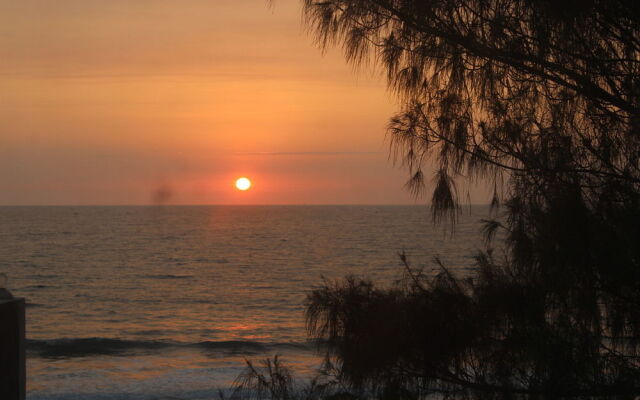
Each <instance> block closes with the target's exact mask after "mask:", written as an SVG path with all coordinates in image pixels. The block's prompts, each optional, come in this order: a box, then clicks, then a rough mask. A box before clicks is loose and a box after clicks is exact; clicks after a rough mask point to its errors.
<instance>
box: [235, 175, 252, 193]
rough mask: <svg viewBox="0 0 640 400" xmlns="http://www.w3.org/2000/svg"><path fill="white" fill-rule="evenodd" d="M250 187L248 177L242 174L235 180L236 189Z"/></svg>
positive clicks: (247, 188) (243, 189)
mask: <svg viewBox="0 0 640 400" xmlns="http://www.w3.org/2000/svg"><path fill="white" fill-rule="evenodd" d="M250 187H251V181H250V180H249V178H245V177H244V176H243V177H242V178H238V179H237V180H236V188H237V189H238V190H242V191H245V190H249V188H250Z"/></svg>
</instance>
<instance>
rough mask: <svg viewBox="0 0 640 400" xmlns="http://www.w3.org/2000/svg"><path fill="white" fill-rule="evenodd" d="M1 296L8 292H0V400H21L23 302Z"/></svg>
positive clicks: (23, 391)
mask: <svg viewBox="0 0 640 400" xmlns="http://www.w3.org/2000/svg"><path fill="white" fill-rule="evenodd" d="M3 292H6V293H8V291H6V289H0V398H1V399H3V400H5V399H6V400H25V395H26V388H27V384H26V381H27V379H26V349H25V302H24V299H20V298H7V296H6V295H4V294H5V293H3ZM9 296H10V294H9Z"/></svg>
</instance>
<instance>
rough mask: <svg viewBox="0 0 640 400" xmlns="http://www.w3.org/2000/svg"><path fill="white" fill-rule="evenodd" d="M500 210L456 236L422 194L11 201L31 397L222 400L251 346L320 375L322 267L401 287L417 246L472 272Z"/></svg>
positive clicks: (3, 235)
mask: <svg viewBox="0 0 640 400" xmlns="http://www.w3.org/2000/svg"><path fill="white" fill-rule="evenodd" d="M487 212H488V209H487V208H486V207H472V208H471V211H469V209H467V210H466V212H465V213H464V215H463V216H462V219H461V222H460V223H459V225H458V226H457V227H456V234H455V236H454V237H453V238H451V236H450V234H449V233H444V232H443V230H442V228H438V227H434V226H433V225H432V224H431V222H430V217H429V210H428V209H427V208H426V207H421V206H414V207H391V206H389V207H387V206H381V207H373V206H366V207H360V206H308V207H307V206H275V207H268V206H265V207H253V206H251V207H232V206H212V207H0V272H4V273H6V274H7V275H8V276H9V288H10V290H11V291H12V293H13V294H14V295H15V296H20V297H25V298H26V299H27V337H28V395H27V398H28V399H29V400H42V399H56V400H62V399H65V400H67V399H83V400H97V399H100V400H102V399H105V400H106V399H110V400H115V399H122V400H124V399H127V400H130V399H131V400H143V399H145V400H146V399H189V400H193V399H209V398H215V396H216V393H217V388H220V387H227V386H228V385H229V384H230V383H231V381H232V380H233V378H234V377H235V376H236V375H237V374H238V373H239V372H240V371H241V369H242V367H243V359H244V358H249V359H254V360H257V359H261V358H264V357H267V356H269V355H273V354H276V353H277V354H280V355H281V356H282V357H283V358H284V359H285V360H287V361H289V362H290V363H291V364H292V365H293V366H294V368H295V370H296V371H298V372H299V373H300V374H303V375H304V374H308V373H310V371H312V370H313V368H315V367H316V366H317V365H318V358H317V356H316V355H315V354H314V351H313V349H314V347H313V346H312V345H311V344H310V343H308V342H307V340H306V337H305V331H304V316H303V311H304V309H303V302H304V298H305V294H306V293H307V291H308V290H309V289H310V288H313V287H314V286H317V285H318V284H319V283H320V282H321V280H322V277H325V278H328V279H337V278H341V277H343V276H344V275H347V274H355V275H365V274H366V275H367V276H370V277H372V278H373V279H375V280H377V281H379V282H384V283H386V284H391V283H392V282H393V281H394V280H396V279H398V277H399V276H400V275H401V272H402V268H401V266H400V265H399V263H398V257H397V253H398V252H399V251H402V250H405V251H406V252H407V253H408V254H409V255H410V257H411V260H412V262H413V263H414V264H415V265H425V266H428V267H429V266H431V260H432V258H433V257H434V256H440V257H441V258H442V259H443V260H444V261H445V263H446V264H447V265H449V266H450V267H452V268H455V269H458V270H461V271H464V270H465V269H468V268H470V267H471V265H472V260H471V258H470V255H471V254H472V253H473V252H474V251H475V250H477V249H478V248H479V247H480V243H481V241H480V235H479V229H480V224H479V219H480V218H483V217H486V214H487Z"/></svg>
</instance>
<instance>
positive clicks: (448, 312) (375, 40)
mask: <svg viewBox="0 0 640 400" xmlns="http://www.w3.org/2000/svg"><path fill="white" fill-rule="evenodd" d="M304 10H305V17H306V21H307V24H308V26H309V28H310V29H311V30H312V31H313V32H314V34H315V37H316V38H317V41H318V43H319V44H320V45H321V46H323V47H327V46H332V45H336V44H339V45H341V46H342V47H343V49H344V51H345V55H346V58H347V60H349V61H350V62H352V63H356V64H366V63H374V64H375V65H377V66H379V67H381V68H382V69H383V70H385V71H386V76H387V80H388V82H389V86H390V87H391V88H392V89H393V90H395V92H396V93H397V94H398V96H399V98H400V100H401V102H402V109H401V110H400V111H399V112H398V113H397V115H395V116H394V117H393V118H391V121H390V123H389V129H388V133H389V137H390V140H391V152H392V154H393V155H394V157H395V159H396V160H397V161H399V162H401V163H403V164H404V165H406V166H407V168H408V170H409V173H410V177H411V178H410V180H409V181H408V183H407V187H408V188H409V189H410V190H412V191H413V192H414V193H416V194H420V193H422V192H423V190H424V188H425V186H426V185H425V172H424V171H425V166H428V167H429V168H431V166H435V169H434V171H433V174H434V175H433V185H432V186H431V187H432V190H433V191H432V197H431V203H432V207H433V210H434V217H436V218H437V217H439V216H444V215H449V216H450V217H452V218H454V220H455V216H456V213H457V210H458V202H459V200H458V199H459V193H458V192H457V189H456V185H457V182H459V181H460V180H472V181H478V180H479V181H481V182H486V183H487V184H488V185H490V186H491V187H493V188H494V201H493V202H494V203H495V204H502V205H503V207H502V208H501V210H502V211H501V212H502V214H501V217H500V218H501V220H500V221H487V223H486V224H487V225H486V226H487V227H486V230H485V233H486V237H487V246H488V249H487V251H485V252H483V253H481V254H479V255H478V256H477V259H476V260H477V272H476V274H475V275H474V276H473V277H472V279H471V278H469V279H462V278H459V277H456V276H453V275H452V274H451V273H450V272H449V271H447V270H446V269H445V270H443V271H442V272H441V273H440V274H438V275H437V276H435V277H427V276H426V275H424V274H421V273H411V272H410V269H409V267H408V260H407V259H406V257H405V258H403V259H402V261H403V263H404V264H405V268H406V269H408V270H409V277H410V280H409V281H408V282H409V283H408V284H406V285H404V286H399V287H396V288H393V289H380V288H377V287H375V285H373V284H372V283H371V282H367V281H358V280H356V279H355V278H349V279H347V280H346V281H345V282H342V283H334V284H327V285H325V287H324V288H322V289H319V290H316V291H314V292H313V293H312V294H311V295H310V296H309V299H308V326H309V332H310V334H311V335H313V336H316V337H321V338H324V339H327V340H328V342H329V351H328V354H327V356H328V358H329V359H331V360H332V362H334V364H335V365H337V368H338V371H340V374H341V376H342V378H344V379H345V381H346V382H349V383H350V384H351V385H353V386H354V387H359V388H362V387H367V388H369V389H370V390H371V391H372V393H377V394H379V395H381V396H382V397H384V393H387V394H389V393H395V396H396V397H398V396H399V397H402V396H408V397H412V396H413V397H424V396H426V395H428V394H429V393H439V394H440V395H442V396H444V397H455V398H527V399H529V398H531V399H533V398H549V397H556V398H557V397H574V398H575V397H579V398H593V397H609V398H610V397H620V398H627V397H629V396H632V395H637V394H639V393H640V359H639V357H638V356H639V350H640V347H639V344H640V246H638V243H640V161H639V160H640V3H638V2H636V1H631V0H620V1H605V0H588V1H577V0H569V1H552V0H541V1H532V0H324V1H321V0H304ZM499 230H502V231H503V233H504V238H505V239H504V240H505V243H503V246H501V247H503V248H504V251H503V254H502V256H501V258H500V259H499V260H498V259H496V258H494V254H493V252H492V251H491V250H490V246H491V245H492V240H493V238H494V237H495V233H496V232H497V231H499Z"/></svg>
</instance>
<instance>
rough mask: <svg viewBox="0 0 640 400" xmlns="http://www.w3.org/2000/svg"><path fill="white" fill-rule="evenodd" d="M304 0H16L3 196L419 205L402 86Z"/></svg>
mask: <svg viewBox="0 0 640 400" xmlns="http://www.w3.org/2000/svg"><path fill="white" fill-rule="evenodd" d="M300 6H301V1H299V0H278V1H276V2H274V4H273V5H272V6H269V2H268V1H266V0H241V1H240V0H136V1H131V0H109V1H104V0H56V1H50V0H20V1H15V0H0V60H1V61H0V205H103V204H104V205H119V204H157V203H163V204H413V203H415V199H413V198H412V196H411V195H410V194H409V193H408V192H407V191H406V190H405V189H404V188H403V185H404V182H405V181H406V179H407V177H408V173H407V171H406V170H403V169H402V168H401V167H398V166H394V165H393V163H392V161H391V160H390V159H389V152H388V147H389V143H388V142H387V141H386V139H385V127H386V125H387V122H388V120H389V118H390V117H391V116H392V114H393V113H394V111H395V110H396V108H397V104H396V103H395V100H394V97H393V95H392V94H390V93H389V91H388V90H387V89H386V86H385V83H384V80H383V79H382V78H380V76H379V75H377V74H376V73H375V72H373V71H371V70H370V69H360V70H356V69H354V67H353V66H350V65H348V64H347V63H346V62H345V61H344V58H343V56H342V54H341V52H340V50H339V49H335V50H331V51H328V52H327V53H325V54H323V53H322V52H321V51H320V49H319V48H318V47H317V46H316V45H315V44H314V41H313V37H312V36H311V35H309V34H308V33H306V32H305V29H304V24H303V22H302V17H301V10H300ZM240 176H247V177H249V178H250V179H251V180H252V181H253V187H252V188H251V189H250V190H248V191H246V192H240V191H238V190H236V189H235V188H234V181H235V179H236V178H238V177H240ZM419 202H420V201H419Z"/></svg>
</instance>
